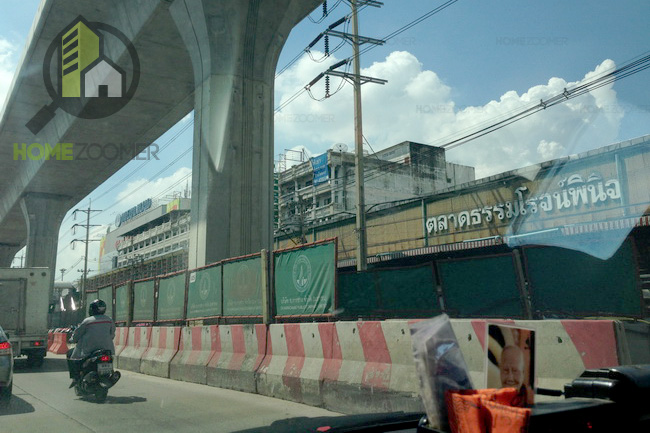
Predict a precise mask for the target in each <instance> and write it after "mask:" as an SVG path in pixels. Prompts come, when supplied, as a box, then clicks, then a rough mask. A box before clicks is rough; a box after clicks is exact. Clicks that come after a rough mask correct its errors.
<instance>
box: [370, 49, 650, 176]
mask: <svg viewBox="0 0 650 433" xmlns="http://www.w3.org/2000/svg"><path fill="white" fill-rule="evenodd" d="M644 54H645V53H644ZM648 68H650V55H643V54H642V55H641V56H638V57H635V58H634V59H633V60H632V61H630V63H628V64H625V65H623V66H621V67H620V68H618V69H614V68H611V69H609V70H607V71H604V72H603V73H601V74H600V75H599V76H597V77H595V78H594V79H592V80H591V81H588V82H586V83H583V84H580V85H578V86H576V87H574V88H572V89H570V90H567V89H565V90H564V91H563V92H562V93H559V94H557V95H555V96H552V97H550V98H548V99H546V100H545V101H544V100H540V102H539V103H536V104H534V105H528V106H526V107H524V108H522V109H520V110H518V111H516V110H510V111H509V112H507V113H506V114H508V115H507V117H504V115H503V114H502V115H500V116H497V117H495V118H493V120H495V119H499V120H498V121H496V122H494V121H493V123H490V124H488V125H487V126H483V125H485V124H486V123H487V121H486V122H482V123H481V124H479V125H478V126H479V129H478V130H475V131H473V132H471V133H468V134H465V135H463V136H461V137H459V138H456V139H451V138H450V137H451V136H448V137H447V138H444V139H440V140H436V141H434V142H430V143H427V144H428V145H434V146H436V147H437V148H438V147H439V148H443V149H446V150H449V149H453V148H455V147H458V146H461V145H463V144H466V143H468V142H470V141H472V140H475V139H477V138H480V137H483V136H485V135H487V134H489V133H491V132H495V131H497V130H499V129H501V128H504V127H506V126H508V125H510V124H512V123H514V122H517V121H519V120H523V119H525V118H527V117H529V116H531V115H533V114H535V113H537V112H539V111H542V110H545V109H547V108H550V107H553V106H555V105H558V104H561V103H563V102H566V101H568V100H570V99H574V98H577V97H578V96H582V95H584V94H586V93H589V92H591V91H593V90H596V89H598V88H600V87H603V86H605V85H608V84H611V83H613V82H615V81H618V80H620V79H623V78H626V77H628V76H631V75H633V74H636V73H638V72H641V71H643V70H645V69H648ZM475 127H476V126H475ZM470 128H471V127H468V128H465V129H464V130H463V131H466V130H468V129H470ZM441 141H444V143H443V144H437V143H440V142H441ZM435 151H436V150H435V149H431V150H427V151H426V152H427V153H429V154H433V153H434V152H435ZM400 168H401V167H400V166H399V165H395V166H394V167H392V168H388V169H387V170H383V171H376V172H375V173H373V174H371V175H370V176H368V177H367V178H366V180H368V181H370V180H373V179H376V178H378V177H380V176H384V175H388V174H390V173H392V172H395V171H397V170H399V169H400Z"/></svg>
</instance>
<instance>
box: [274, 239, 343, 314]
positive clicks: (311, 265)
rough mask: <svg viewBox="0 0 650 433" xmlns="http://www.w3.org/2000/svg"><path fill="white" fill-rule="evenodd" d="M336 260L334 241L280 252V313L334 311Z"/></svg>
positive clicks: (277, 283) (277, 282)
mask: <svg viewBox="0 0 650 433" xmlns="http://www.w3.org/2000/svg"><path fill="white" fill-rule="evenodd" d="M335 262H336V243H334V242H332V243H326V244H320V245H315V246H309V247H305V248H300V249H295V250H288V251H282V252H279V253H276V254H275V255H274V266H275V306H276V314H277V315H278V316H295V315H325V314H331V313H332V312H333V310H334V296H335V288H336V263H335Z"/></svg>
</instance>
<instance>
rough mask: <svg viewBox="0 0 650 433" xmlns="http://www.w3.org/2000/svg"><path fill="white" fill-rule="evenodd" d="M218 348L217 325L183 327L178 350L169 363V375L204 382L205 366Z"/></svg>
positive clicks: (186, 380) (188, 380) (219, 348)
mask: <svg viewBox="0 0 650 433" xmlns="http://www.w3.org/2000/svg"><path fill="white" fill-rule="evenodd" d="M219 350H221V341H220V335H219V328H218V326H216V325H212V326H194V327H187V328H183V331H182V334H181V340H180V345H179V349H178V352H177V353H176V355H175V356H174V359H172V361H171V363H170V365H169V377H170V378H171V379H176V380H183V381H185V382H195V383H202V384H205V383H206V377H207V372H206V366H207V365H208V362H209V361H210V359H211V358H212V357H213V356H214V354H215V352H217V351H219Z"/></svg>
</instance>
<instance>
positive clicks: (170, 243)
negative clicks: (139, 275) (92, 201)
mask: <svg viewBox="0 0 650 433" xmlns="http://www.w3.org/2000/svg"><path fill="white" fill-rule="evenodd" d="M116 226H117V228H115V229H114V230H112V231H110V232H109V233H107V234H106V236H105V238H104V239H102V247H101V248H100V272H108V271H111V270H115V269H120V268H125V267H129V266H136V265H137V266H139V265H142V264H143V263H145V262H147V261H151V260H155V259H158V258H162V257H164V256H167V255H171V254H175V253H179V252H180V253H183V254H185V255H187V249H188V247H189V231H190V199H189V198H176V199H173V200H171V201H169V202H167V203H154V202H153V201H152V200H151V199H149V200H145V201H143V202H142V203H140V204H139V205H138V206H135V207H134V208H132V209H129V210H127V211H126V212H124V213H122V214H120V215H118V216H117V218H116Z"/></svg>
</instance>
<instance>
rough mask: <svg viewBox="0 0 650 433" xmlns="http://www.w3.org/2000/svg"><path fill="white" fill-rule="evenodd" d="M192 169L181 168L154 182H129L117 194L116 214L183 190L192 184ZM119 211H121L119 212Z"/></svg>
mask: <svg viewBox="0 0 650 433" xmlns="http://www.w3.org/2000/svg"><path fill="white" fill-rule="evenodd" d="M191 174H192V169H191V168H189V167H181V168H179V169H178V170H176V172H175V173H174V174H172V175H171V176H167V177H160V178H158V179H156V180H154V181H149V180H147V179H137V180H134V181H133V182H129V183H128V184H127V185H126V187H124V189H123V190H122V191H120V192H119V193H118V194H117V197H116V201H119V204H118V205H117V207H119V209H118V212H123V211H126V210H128V209H130V208H132V207H133V206H136V205H137V204H138V203H142V202H143V201H145V200H147V199H148V198H157V199H160V200H162V201H165V200H166V198H165V197H166V196H171V195H172V194H173V193H174V192H180V191H183V190H185V185H186V184H187V183H189V185H190V188H191V184H192V176H191ZM120 209H121V210H120Z"/></svg>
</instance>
